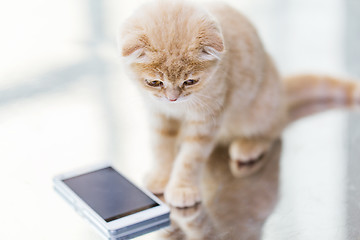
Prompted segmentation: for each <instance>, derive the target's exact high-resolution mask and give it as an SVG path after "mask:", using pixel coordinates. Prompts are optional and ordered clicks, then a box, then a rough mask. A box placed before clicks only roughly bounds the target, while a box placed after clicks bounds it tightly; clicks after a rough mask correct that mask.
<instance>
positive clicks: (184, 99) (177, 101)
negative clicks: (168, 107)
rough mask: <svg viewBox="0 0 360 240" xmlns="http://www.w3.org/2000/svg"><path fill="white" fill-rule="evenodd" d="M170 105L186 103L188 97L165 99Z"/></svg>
mask: <svg viewBox="0 0 360 240" xmlns="http://www.w3.org/2000/svg"><path fill="white" fill-rule="evenodd" d="M165 99H166V101H167V102H169V103H180V102H184V101H186V99H187V98H186V97H178V98H165Z"/></svg>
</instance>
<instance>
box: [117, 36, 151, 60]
mask: <svg viewBox="0 0 360 240" xmlns="http://www.w3.org/2000/svg"><path fill="white" fill-rule="evenodd" d="M148 46H149V41H148V38H147V37H146V35H135V34H131V33H130V34H127V35H125V34H123V35H121V36H120V39H119V48H120V52H121V56H122V57H124V58H125V59H126V61H127V62H129V63H134V62H139V63H140V62H145V61H146V59H147V58H146V54H145V50H146V47H148Z"/></svg>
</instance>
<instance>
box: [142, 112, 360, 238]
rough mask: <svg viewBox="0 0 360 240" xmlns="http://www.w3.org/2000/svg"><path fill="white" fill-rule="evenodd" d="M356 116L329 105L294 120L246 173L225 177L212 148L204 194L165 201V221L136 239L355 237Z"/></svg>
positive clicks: (358, 197) (358, 218)
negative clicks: (182, 201)
mask: <svg viewBox="0 0 360 240" xmlns="http://www.w3.org/2000/svg"><path fill="white" fill-rule="evenodd" d="M359 119H360V118H359V114H356V113H348V112H346V111H342V110H335V111H330V112H326V113H322V114H318V115H315V116H312V117H308V118H306V119H302V120H299V121H298V122H295V123H294V124H293V126H290V127H289V128H288V129H287V130H286V131H285V133H284V135H283V137H282V139H280V140H278V141H277V142H275V143H274V144H273V146H272V148H271V150H270V151H269V152H268V153H267V155H266V156H265V157H266V159H267V160H266V161H267V164H266V165H265V166H264V168H263V169H261V170H260V171H259V172H257V173H255V174H254V175H252V176H249V177H247V178H235V177H233V176H232V175H231V173H230V170H229V167H228V154H227V149H226V148H223V147H219V148H217V149H216V150H215V152H214V153H213V155H212V156H211V159H210V161H209V162H208V164H207V165H206V167H205V171H204V173H203V181H202V195H203V198H204V201H203V202H202V203H201V204H198V205H196V206H195V207H191V208H183V209H180V208H172V209H171V220H172V225H171V226H170V227H169V228H167V229H164V230H161V231H159V232H156V233H154V234H150V235H148V236H144V237H143V238H141V239H179V240H180V239H227V240H228V239H229V240H230V239H236V240H239V239H240V240H241V239H249V240H255V239H274V240H275V239H276V240H279V239H280V240H281V239H309V240H311V239H336V240H353V239H360V175H359V172H360V151H359V146H360V125H359V124H358V123H359V122H360V121H359ZM343 121H344V122H345V123H346V124H345V125H346V127H344V126H342V127H340V125H337V123H340V122H343ZM307 131H308V132H307ZM304 134H305V135H307V136H308V137H304V136H303V135H304ZM149 237H153V238H149ZM139 239H140V238H139Z"/></svg>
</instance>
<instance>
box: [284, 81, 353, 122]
mask: <svg viewBox="0 0 360 240" xmlns="http://www.w3.org/2000/svg"><path fill="white" fill-rule="evenodd" d="M284 86H285V92H286V97H287V108H288V113H289V122H292V121H295V120H297V119H299V118H301V117H305V116H308V115H311V114H314V113H317V112H321V111H325V110H328V109H332V108H340V107H348V108H350V107H354V106H360V82H356V81H345V80H341V79H337V78H334V77H329V76H321V75H298V76H293V77H287V78H285V79H284Z"/></svg>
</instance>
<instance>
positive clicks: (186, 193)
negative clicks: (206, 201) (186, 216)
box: [165, 184, 201, 208]
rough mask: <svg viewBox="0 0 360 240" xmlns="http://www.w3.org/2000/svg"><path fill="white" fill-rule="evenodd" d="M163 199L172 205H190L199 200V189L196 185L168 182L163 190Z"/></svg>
mask: <svg viewBox="0 0 360 240" xmlns="http://www.w3.org/2000/svg"><path fill="white" fill-rule="evenodd" d="M165 200H166V202H167V203H169V204H170V205H171V206H173V207H179V208H185V207H192V206H194V205H195V204H196V203H199V202H201V195H200V189H199V188H198V187H197V186H174V185H171V184H169V185H168V186H167V187H166V190H165Z"/></svg>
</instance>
